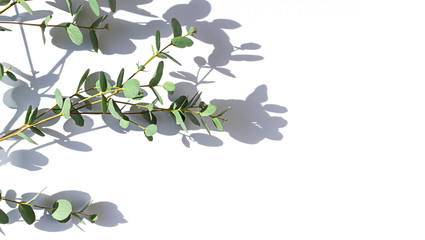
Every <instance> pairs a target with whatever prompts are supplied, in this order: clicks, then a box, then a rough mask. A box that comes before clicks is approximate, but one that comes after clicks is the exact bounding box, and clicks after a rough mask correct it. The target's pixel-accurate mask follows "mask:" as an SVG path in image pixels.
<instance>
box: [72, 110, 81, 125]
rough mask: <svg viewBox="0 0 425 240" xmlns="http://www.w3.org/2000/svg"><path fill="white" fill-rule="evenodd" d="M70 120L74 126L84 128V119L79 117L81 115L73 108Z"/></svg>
mask: <svg viewBox="0 0 425 240" xmlns="http://www.w3.org/2000/svg"><path fill="white" fill-rule="evenodd" d="M71 112H72V114H71V118H72V120H73V121H74V123H75V125H77V126H79V127H83V126H84V118H83V116H81V114H80V113H79V112H78V110H75V109H73V108H71Z"/></svg>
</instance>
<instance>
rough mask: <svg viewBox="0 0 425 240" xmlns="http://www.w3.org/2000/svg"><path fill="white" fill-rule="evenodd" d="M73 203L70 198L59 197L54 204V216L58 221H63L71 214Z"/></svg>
mask: <svg viewBox="0 0 425 240" xmlns="http://www.w3.org/2000/svg"><path fill="white" fill-rule="evenodd" d="M71 212H72V205H71V203H70V202H69V201H68V200H65V199H59V200H57V201H56V202H55V203H54V204H53V210H52V217H53V218H54V219H56V220H58V221H63V220H65V219H67V218H68V217H69V215H71Z"/></svg>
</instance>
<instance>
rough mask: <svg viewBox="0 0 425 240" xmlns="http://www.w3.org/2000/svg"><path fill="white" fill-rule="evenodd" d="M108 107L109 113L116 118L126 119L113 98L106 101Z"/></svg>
mask: <svg viewBox="0 0 425 240" xmlns="http://www.w3.org/2000/svg"><path fill="white" fill-rule="evenodd" d="M108 109H109V112H110V113H111V115H112V116H113V117H114V118H116V119H118V120H121V119H125V120H127V117H126V116H125V115H124V114H123V113H122V112H121V109H120V108H119V107H118V105H117V103H116V102H115V101H114V99H110V100H109V103H108Z"/></svg>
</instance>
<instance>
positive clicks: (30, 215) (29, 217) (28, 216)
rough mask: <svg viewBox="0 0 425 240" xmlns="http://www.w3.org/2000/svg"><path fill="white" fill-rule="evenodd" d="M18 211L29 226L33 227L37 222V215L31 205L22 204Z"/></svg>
mask: <svg viewBox="0 0 425 240" xmlns="http://www.w3.org/2000/svg"><path fill="white" fill-rule="evenodd" d="M18 210H19V213H20V214H21V216H22V218H23V219H24V221H25V222H26V223H27V224H29V225H31V224H33V223H34V222H35V213H34V210H33V209H32V207H31V206H30V205H26V204H23V203H21V204H19V207H18Z"/></svg>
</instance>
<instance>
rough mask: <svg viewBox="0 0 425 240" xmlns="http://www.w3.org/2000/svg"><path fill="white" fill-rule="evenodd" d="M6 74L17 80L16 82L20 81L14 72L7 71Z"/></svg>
mask: <svg viewBox="0 0 425 240" xmlns="http://www.w3.org/2000/svg"><path fill="white" fill-rule="evenodd" d="M6 75H7V76H8V77H9V78H10V80H12V81H15V82H16V81H18V79H17V78H16V76H15V74H13V73H12V72H9V71H7V72H6Z"/></svg>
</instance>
